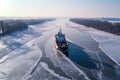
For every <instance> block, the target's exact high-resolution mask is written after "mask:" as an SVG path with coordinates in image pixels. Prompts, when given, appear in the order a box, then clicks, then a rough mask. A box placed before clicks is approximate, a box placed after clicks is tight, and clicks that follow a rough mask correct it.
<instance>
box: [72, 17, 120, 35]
mask: <svg viewBox="0 0 120 80" xmlns="http://www.w3.org/2000/svg"><path fill="white" fill-rule="evenodd" d="M70 21H72V22H75V23H78V24H81V25H85V26H87V27H92V28H94V29H98V30H101V31H106V32H109V33H113V34H116V35H120V23H112V22H108V21H100V20H92V19H80V18H76V19H70Z"/></svg>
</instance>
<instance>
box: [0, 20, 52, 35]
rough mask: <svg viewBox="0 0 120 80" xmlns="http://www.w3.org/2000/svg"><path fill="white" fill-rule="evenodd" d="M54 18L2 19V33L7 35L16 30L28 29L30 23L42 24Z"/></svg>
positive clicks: (0, 24)
mask: <svg viewBox="0 0 120 80" xmlns="http://www.w3.org/2000/svg"><path fill="white" fill-rule="evenodd" d="M51 20H53V19H17V20H14V19H9V20H0V35H6V34H10V33H13V32H15V31H19V30H23V29H27V28H28V26H29V25H35V24H40V23H43V22H45V21H51Z"/></svg>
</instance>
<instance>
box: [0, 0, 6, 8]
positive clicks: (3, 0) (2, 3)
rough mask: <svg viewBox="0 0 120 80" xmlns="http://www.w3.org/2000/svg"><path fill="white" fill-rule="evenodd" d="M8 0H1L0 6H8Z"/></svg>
mask: <svg viewBox="0 0 120 80" xmlns="http://www.w3.org/2000/svg"><path fill="white" fill-rule="evenodd" d="M6 4H7V3H6V1H5V0H0V7H1V8H3V7H5V6H6Z"/></svg>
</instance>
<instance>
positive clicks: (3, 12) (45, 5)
mask: <svg viewBox="0 0 120 80" xmlns="http://www.w3.org/2000/svg"><path fill="white" fill-rule="evenodd" d="M3 16H8V17H120V0H0V17H3Z"/></svg>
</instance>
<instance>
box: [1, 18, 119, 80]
mask: <svg viewBox="0 0 120 80" xmlns="http://www.w3.org/2000/svg"><path fill="white" fill-rule="evenodd" d="M60 27H61V29H62V32H63V33H64V34H65V35H66V38H67V41H68V42H69V51H68V57H66V56H65V55H64V54H63V53H61V52H60V51H58V50H57V49H56V48H55V44H54V42H55V41H54V35H55V34H56V33H57V32H58V31H59V29H60ZM95 31H96V30H94V29H89V28H85V27H84V26H82V25H78V24H75V23H72V22H70V21H69V20H68V19H57V20H55V21H50V22H46V23H43V24H39V25H30V26H29V29H28V30H24V31H21V32H15V33H13V34H10V35H8V36H4V37H1V38H0V80H90V79H91V80H96V79H98V80H120V75H119V69H120V68H119V65H118V64H117V60H116V58H115V59H114V57H112V56H111V55H106V53H105V51H106V50H108V49H106V48H104V47H105V46H106V45H103V44H101V45H102V46H103V47H101V46H100V43H99V42H100V41H101V40H100V39H101V38H102V41H103V40H104V38H105V40H107V39H109V38H107V37H106V36H104V37H103V33H101V35H100V33H99V35H98V33H95ZM93 32H94V33H93ZM105 34H107V33H105ZM108 35H109V34H108ZM98 40H99V42H98ZM104 44H105V43H104ZM107 45H108V44H107ZM107 52H108V51H107ZM111 57H112V58H111Z"/></svg>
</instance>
